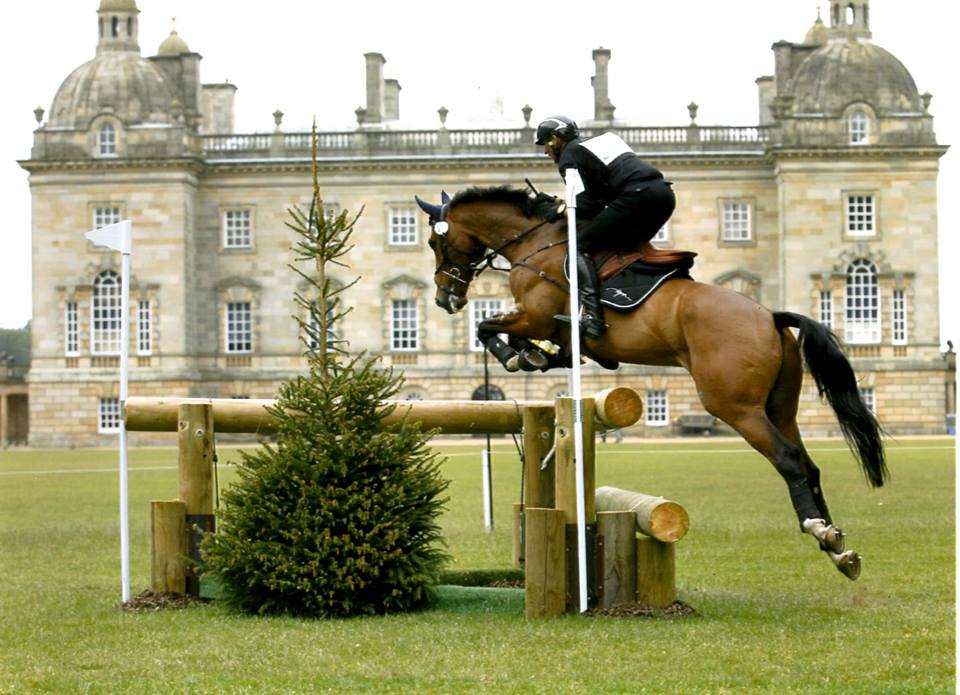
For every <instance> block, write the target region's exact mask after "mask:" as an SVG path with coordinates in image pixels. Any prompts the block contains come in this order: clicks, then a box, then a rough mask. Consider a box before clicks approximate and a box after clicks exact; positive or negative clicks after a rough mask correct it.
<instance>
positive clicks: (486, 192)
mask: <svg viewBox="0 0 960 695" xmlns="http://www.w3.org/2000/svg"><path fill="white" fill-rule="evenodd" d="M488 202H489V203H508V204H510V205H513V206H514V207H515V208H517V209H518V210H520V212H522V213H523V215H524V217H546V216H547V213H548V211H549V210H550V208H551V207H552V206H553V201H552V198H550V197H549V196H546V195H544V194H540V197H537V198H535V197H532V196H530V195H529V194H528V193H527V191H526V190H524V189H522V188H513V187H511V186H491V187H488V188H477V187H474V188H467V189H466V190H463V191H460V192H459V193H457V194H456V195H455V196H453V198H452V199H451V200H450V208H451V209H452V208H454V207H456V206H457V205H460V204H463V203H488Z"/></svg>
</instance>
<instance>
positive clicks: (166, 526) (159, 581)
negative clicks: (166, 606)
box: [150, 500, 187, 594]
mask: <svg viewBox="0 0 960 695" xmlns="http://www.w3.org/2000/svg"><path fill="white" fill-rule="evenodd" d="M186 509H187V507H186V505H185V504H184V503H183V502H181V501H180V500H170V501H160V500H153V501H152V502H150V531H151V534H150V536H151V539H152V542H151V552H150V559H151V563H150V567H151V572H150V574H151V582H150V586H151V588H152V589H153V590H154V591H157V592H161V593H168V592H170V593H175V594H185V593H186V591H187V578H186V558H187V527H186Z"/></svg>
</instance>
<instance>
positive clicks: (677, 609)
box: [583, 601, 700, 618]
mask: <svg viewBox="0 0 960 695" xmlns="http://www.w3.org/2000/svg"><path fill="white" fill-rule="evenodd" d="M583 615H599V616H604V617H610V618H693V617H697V616H699V615H700V614H699V613H698V612H697V610H696V609H695V608H694V607H693V606H691V605H689V604H686V603H684V602H683V601H674V602H673V603H672V604H670V605H669V606H667V607H666V608H651V607H650V606H644V605H641V604H639V603H618V604H615V605H613V606H610V607H609V608H591V609H590V610H588V611H586V612H585V613H584V614H583Z"/></svg>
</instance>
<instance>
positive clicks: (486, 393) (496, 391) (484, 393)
mask: <svg viewBox="0 0 960 695" xmlns="http://www.w3.org/2000/svg"><path fill="white" fill-rule="evenodd" d="M506 398H507V397H506V395H505V394H504V393H503V389H501V388H500V387H499V386H494V385H492V384H491V385H490V387H489V389H488V388H487V387H485V386H478V387H477V388H475V389H474V390H473V393H472V394H470V400H473V401H503V400H506Z"/></svg>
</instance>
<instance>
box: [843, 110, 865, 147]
mask: <svg viewBox="0 0 960 695" xmlns="http://www.w3.org/2000/svg"><path fill="white" fill-rule="evenodd" d="M847 134H848V135H849V136H850V144H851V145H866V144H868V142H867V139H868V137H869V135H870V120H869V119H868V118H867V114H865V113H864V112H863V111H859V110H858V111H854V112H853V113H851V114H850V115H849V116H848V117H847Z"/></svg>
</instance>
